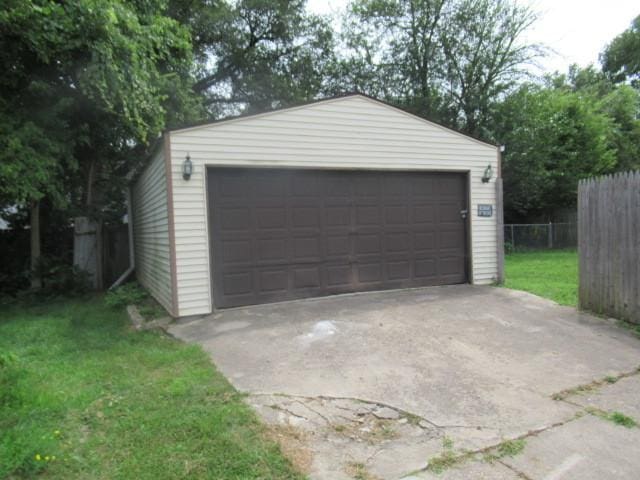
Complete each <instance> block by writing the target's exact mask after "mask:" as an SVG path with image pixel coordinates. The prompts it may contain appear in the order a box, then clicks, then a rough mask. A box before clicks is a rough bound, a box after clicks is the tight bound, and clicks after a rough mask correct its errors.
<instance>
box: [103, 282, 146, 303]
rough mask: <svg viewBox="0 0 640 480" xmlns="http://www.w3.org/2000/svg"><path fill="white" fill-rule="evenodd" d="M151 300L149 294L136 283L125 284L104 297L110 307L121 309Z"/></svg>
mask: <svg viewBox="0 0 640 480" xmlns="http://www.w3.org/2000/svg"><path fill="white" fill-rule="evenodd" d="M148 299H149V294H148V293H147V292H146V290H144V289H143V288H142V287H141V286H140V285H138V284H137V283H135V282H131V283H125V284H124V285H120V286H119V287H117V288H114V289H113V290H109V292H107V294H106V295H105V297H104V303H105V304H106V305H107V306H108V307H112V308H121V307H126V306H127V305H139V304H141V303H144V302H146V301H147V300H148Z"/></svg>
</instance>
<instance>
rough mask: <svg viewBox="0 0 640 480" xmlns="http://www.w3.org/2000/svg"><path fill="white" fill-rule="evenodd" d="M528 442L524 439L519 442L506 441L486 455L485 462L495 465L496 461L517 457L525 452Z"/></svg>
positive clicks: (518, 440)
mask: <svg viewBox="0 0 640 480" xmlns="http://www.w3.org/2000/svg"><path fill="white" fill-rule="evenodd" d="M526 445H527V442H526V441H525V440H524V439H517V440H505V441H504V442H502V443H501V444H500V445H498V446H497V447H496V448H494V449H493V450H492V451H491V452H488V453H485V455H484V461H485V462H489V463H493V462H495V461H496V460H500V459H501V458H505V457H515V456H516V455H519V454H520V453H522V451H523V450H524V447H525V446H526Z"/></svg>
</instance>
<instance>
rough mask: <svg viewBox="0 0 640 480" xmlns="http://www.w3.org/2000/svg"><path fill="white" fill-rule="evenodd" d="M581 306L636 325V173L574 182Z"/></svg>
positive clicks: (639, 209) (639, 252) (639, 301)
mask: <svg viewBox="0 0 640 480" xmlns="http://www.w3.org/2000/svg"><path fill="white" fill-rule="evenodd" d="M578 252H579V272H580V273H579V275H580V279H579V290H578V296H579V304H580V308H584V309H586V310H592V311H595V312H597V313H603V314H607V315H610V316H613V317H616V318H621V319H624V320H628V321H631V322H634V323H638V324H640V278H639V277H640V265H639V264H640V172H635V173H631V172H629V173H620V174H616V175H611V176H605V177H602V178H599V179H595V180H594V179H590V180H583V181H581V182H580V183H579V185H578Z"/></svg>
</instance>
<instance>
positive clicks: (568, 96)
mask: <svg viewBox="0 0 640 480" xmlns="http://www.w3.org/2000/svg"><path fill="white" fill-rule="evenodd" d="M496 123H497V131H498V132H500V133H499V134H498V137H499V138H500V140H501V143H504V144H506V145H507V150H506V153H505V154H504V155H503V177H504V190H505V201H504V208H505V217H506V218H507V220H518V219H522V218H527V217H531V216H534V217H535V216H547V218H549V216H550V215H552V214H553V212H554V211H556V210H558V209H560V208H563V207H569V208H570V207H574V206H575V204H576V198H577V189H578V181H579V180H580V179H582V178H586V177H590V176H594V175H600V174H604V173H608V172H611V171H612V170H614V169H615V166H616V163H617V159H616V151H615V148H614V145H613V136H614V132H615V127H614V121H613V119H612V118H611V117H609V116H608V115H606V114H605V113H603V112H602V111H601V110H600V108H599V104H598V101H597V99H596V98H594V97H593V96H591V95H589V94H588V93H581V92H574V91H571V90H569V89H567V88H564V87H562V88H553V87H546V88H545V87H542V86H536V85H530V84H525V85H523V86H522V87H520V88H519V89H518V90H517V91H516V92H515V93H514V94H512V95H510V96H509V97H508V98H507V99H506V100H505V101H504V103H503V104H502V105H500V107H499V108H498V114H497V115H496Z"/></svg>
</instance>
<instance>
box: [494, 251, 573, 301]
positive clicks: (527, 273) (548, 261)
mask: <svg viewBox="0 0 640 480" xmlns="http://www.w3.org/2000/svg"><path fill="white" fill-rule="evenodd" d="M504 286H505V287H507V288H513V289H515V290H525V291H527V292H531V293H534V294H536V295H540V296H541V297H546V298H550V299H551V300H554V301H555V302H558V303H560V304H561V305H571V306H576V305H577V304H578V254H577V252H576V251H575V250H551V251H536V252H527V253H512V254H509V255H507V256H506V258H505V283H504Z"/></svg>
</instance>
